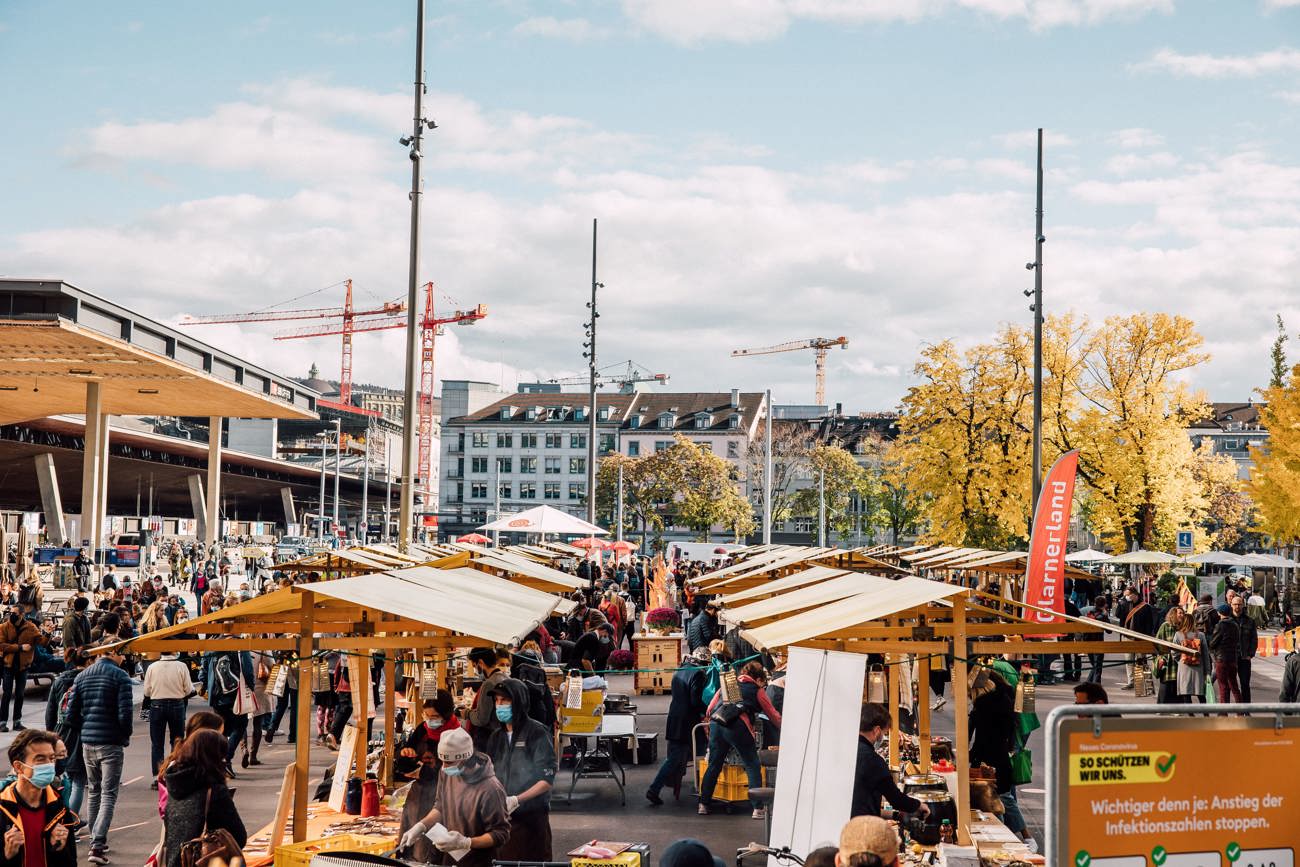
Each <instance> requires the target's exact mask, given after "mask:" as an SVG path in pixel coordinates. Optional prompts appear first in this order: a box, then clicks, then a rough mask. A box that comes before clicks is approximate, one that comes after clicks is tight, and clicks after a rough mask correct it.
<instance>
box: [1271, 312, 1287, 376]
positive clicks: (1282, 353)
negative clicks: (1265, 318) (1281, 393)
mask: <svg viewBox="0 0 1300 867" xmlns="http://www.w3.org/2000/svg"><path fill="white" fill-rule="evenodd" d="M1286 339H1287V338H1286V326H1285V325H1283V324H1282V314H1281V313H1279V314H1278V315H1277V337H1274V338H1273V347H1272V350H1271V351H1270V352H1269V361H1270V362H1271V363H1270V370H1269V378H1268V387H1269V388H1281V387H1282V385H1283V384H1284V383H1285V381H1286Z"/></svg>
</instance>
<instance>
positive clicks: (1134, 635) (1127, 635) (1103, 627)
mask: <svg viewBox="0 0 1300 867" xmlns="http://www.w3.org/2000/svg"><path fill="white" fill-rule="evenodd" d="M975 596H976V597H978V598H979V599H983V600H986V601H989V602H993V603H995V604H1005V603H1008V602H1010V603H1011V604H1013V605H1018V606H1020V607H1021V608H1022V609H1023V610H1024V611H1026V612H1029V611H1034V612H1039V613H1042V614H1054V615H1055V616H1057V617H1060V618H1061V619H1062V620H1067V621H1069V622H1071V623H1082V624H1083V625H1085V626H1092V627H1096V628H1097V630H1098V631H1099V632H1114V633H1115V634H1117V635H1119V637H1120V638H1122V639H1126V640H1129V641H1144V642H1146V643H1148V644H1154V645H1156V646H1157V647H1163V648H1164V649H1165V650H1175V651H1179V650H1182V648H1181V647H1180V646H1179V645H1177V644H1174V643H1172V642H1169V641H1162V640H1161V639H1159V638H1155V637H1153V636H1150V635H1146V634H1144V633H1141V632H1134V631H1133V630H1132V629H1125V628H1124V627H1123V626H1117V625H1115V624H1114V623H1106V624H1101V623H1098V622H1097V621H1096V620H1093V619H1092V618H1091V617H1074V616H1072V615H1069V614H1057V613H1056V612H1054V611H1049V610H1048V609H1046V608H1039V607H1038V606H1037V605H1031V604H1029V603H1028V602H1020V601H1018V600H1015V599H1004V598H1002V597H1000V596H994V595H992V594H990V593H984V592H981V591H976V592H975ZM1004 616H1005V615H1004ZM1008 619H1009V620H1013V621H1017V622H1025V620H1024V619H1022V618H1019V617H1014V616H1012V617H1008ZM1032 646H1033V645H1032V644H1027V645H1025V647H1032Z"/></svg>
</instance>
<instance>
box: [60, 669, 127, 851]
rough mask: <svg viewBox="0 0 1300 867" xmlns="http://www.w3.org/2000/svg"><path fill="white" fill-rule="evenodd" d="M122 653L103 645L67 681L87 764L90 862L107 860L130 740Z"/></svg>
mask: <svg viewBox="0 0 1300 867" xmlns="http://www.w3.org/2000/svg"><path fill="white" fill-rule="evenodd" d="M125 659H126V657H125V656H123V654H122V653H121V652H120V651H116V650H108V651H105V652H104V653H103V654H101V655H100V657H99V660H98V661H97V662H95V663H94V664H93V665H90V666H88V667H87V668H86V670H85V671H83V672H81V674H79V675H77V679H76V680H74V681H73V682H72V698H71V699H70V700H69V704H68V716H67V719H68V725H69V726H71V727H72V728H74V729H76V730H78V731H79V732H81V753H82V760H83V761H84V763H85V765H86V824H87V825H88V826H89V827H90V855H89V856H88V858H89V860H90V862H91V863H92V864H107V863H108V855H107V854H106V853H105V851H104V848H105V847H106V846H107V845H108V829H109V828H110V827H111V826H112V824H113V811H114V809H115V808H116V807H117V793H118V788H119V786H120V784H121V782H122V762H123V757H124V754H125V752H126V746H127V744H128V743H130V741H131V732H132V726H133V725H134V716H135V715H134V713H133V712H132V702H131V678H129V677H127V675H126V672H125V671H123V670H122V663H123V662H124V661H125Z"/></svg>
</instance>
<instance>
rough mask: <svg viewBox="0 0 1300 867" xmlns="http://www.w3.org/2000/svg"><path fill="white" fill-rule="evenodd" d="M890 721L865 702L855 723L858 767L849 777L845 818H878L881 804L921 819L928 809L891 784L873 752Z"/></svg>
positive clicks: (878, 707) (877, 707) (882, 709)
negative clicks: (850, 788)
mask: <svg viewBox="0 0 1300 867" xmlns="http://www.w3.org/2000/svg"><path fill="white" fill-rule="evenodd" d="M892 723H893V721H892V720H891V719H890V716H889V710H888V709H887V708H886V707H885V706H884V705H882V704H876V703H874V702H868V703H867V704H864V705H863V706H862V714H861V716H860V717H859V719H858V763H857V769H856V770H855V771H854V774H853V800H852V803H851V806H850V807H849V816H850V817H853V816H879V815H880V802H881V800H882V799H883V800H886V801H889V803H890V805H891V806H892V807H893V808H894V809H895V810H897V811H898V812H900V813H916V812H919V813H920V814H921V815H923V816H924V815H925V814H926V813H928V812H929V809H928V808H927V807H926V805H925V804H922V803H921V802H920V801H918V800H916V798H911V797H908V796H907V795H905V794H903V792H902V790H901V789H899V788H898V784H897V783H895V782H894V775H893V774H891V773H890V772H889V765H888V764H886V763H885V760H884V759H883V758H881V757H880V753H878V752H876V744H878V743H879V742H880V739H881V738H883V737H884V736H885V732H886V731H888V730H889V727H890V725H892Z"/></svg>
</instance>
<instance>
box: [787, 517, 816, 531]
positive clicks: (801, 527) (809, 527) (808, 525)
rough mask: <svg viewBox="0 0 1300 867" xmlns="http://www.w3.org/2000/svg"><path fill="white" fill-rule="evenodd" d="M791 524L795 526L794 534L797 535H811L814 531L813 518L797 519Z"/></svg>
mask: <svg viewBox="0 0 1300 867" xmlns="http://www.w3.org/2000/svg"><path fill="white" fill-rule="evenodd" d="M790 523H791V524H793V525H794V532H796V533H811V532H812V531H813V519H812V518H795V519H794V520H792V521H791V522H790Z"/></svg>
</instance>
